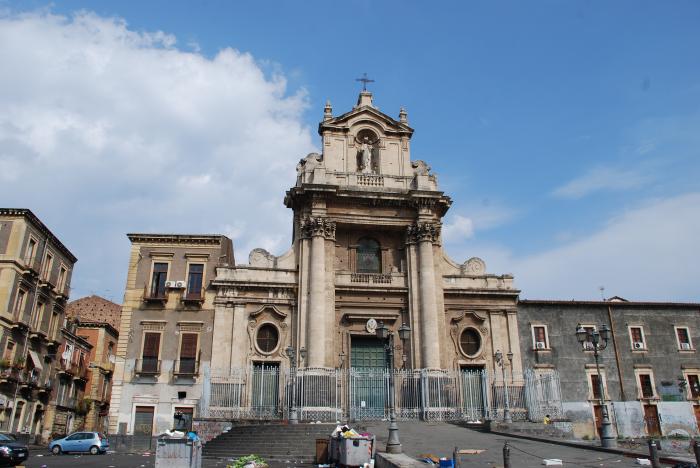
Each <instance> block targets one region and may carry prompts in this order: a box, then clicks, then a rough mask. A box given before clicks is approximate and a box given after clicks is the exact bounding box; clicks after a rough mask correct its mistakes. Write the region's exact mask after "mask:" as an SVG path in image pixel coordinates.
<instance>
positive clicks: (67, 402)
mask: <svg viewBox="0 0 700 468" xmlns="http://www.w3.org/2000/svg"><path fill="white" fill-rule="evenodd" d="M77 401H78V399H77V398H75V397H66V396H64V397H60V398H58V399H57V400H56V404H57V405H58V406H63V407H64V408H71V409H74V408H75V406H76V403H77Z"/></svg>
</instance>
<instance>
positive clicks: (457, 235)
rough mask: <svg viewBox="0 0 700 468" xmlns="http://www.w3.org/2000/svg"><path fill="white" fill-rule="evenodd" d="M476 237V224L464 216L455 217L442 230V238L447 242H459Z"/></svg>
mask: <svg viewBox="0 0 700 468" xmlns="http://www.w3.org/2000/svg"><path fill="white" fill-rule="evenodd" d="M473 235H474V222H473V221H472V220H471V218H467V217H465V216H462V215H454V216H452V217H451V218H450V219H449V221H447V222H446V223H445V224H444V226H443V228H442V237H443V239H444V240H445V242H459V241H463V240H465V239H469V238H471V237H472V236H473Z"/></svg>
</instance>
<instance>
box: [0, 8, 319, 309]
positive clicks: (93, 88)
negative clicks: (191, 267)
mask: <svg viewBox="0 0 700 468" xmlns="http://www.w3.org/2000/svg"><path fill="white" fill-rule="evenodd" d="M176 44H177V42H176V38H175V37H174V36H172V35H169V34H166V33H163V32H160V31H156V32H135V31H132V30H130V29H129V28H128V26H127V25H126V24H125V23H124V22H123V21H122V20H120V19H114V18H109V19H108V18H102V17H99V16H97V15H95V14H91V13H80V14H77V15H76V16H74V17H72V18H66V17H62V16H57V15H52V14H50V13H46V12H37V13H30V14H22V15H11V14H10V15H8V14H5V15H3V16H0V64H1V67H2V70H3V72H2V73H0V108H1V109H3V111H2V112H1V113H0V180H2V182H3V183H2V184H0V199H2V200H3V202H2V203H3V205H8V206H22V207H27V208H31V209H32V210H33V211H35V212H36V213H37V215H39V217H40V218H42V219H43V220H44V221H45V222H46V223H47V224H48V225H49V226H50V228H52V229H53V230H54V231H55V232H56V234H57V235H59V236H60V237H61V239H62V240H64V241H65V243H66V244H67V245H68V247H69V248H70V249H71V250H73V252H74V253H75V254H76V255H77V256H78V257H79V259H80V261H79V263H78V266H77V268H76V275H75V277H74V283H73V286H74V287H76V288H77V291H76V292H77V295H80V294H88V293H90V292H92V291H95V292H97V293H100V292H101V291H104V290H105V289H110V290H112V291H119V290H123V285H124V281H125V270H126V265H127V260H128V258H127V255H128V250H127V248H128V247H127V246H128V241H127V240H126V238H125V236H124V234H125V233H126V232H134V231H151V232H154V231H155V232H191V231H197V232H212V233H214V232H216V231H224V230H226V232H232V233H235V234H236V237H237V239H236V241H237V242H236V245H235V247H236V254H237V257H238V259H239V260H240V261H245V259H246V257H247V253H248V252H247V249H250V248H252V247H255V246H257V244H258V240H260V242H263V244H264V246H265V247H267V248H269V249H271V250H273V251H275V252H278V253H279V252H281V251H284V250H286V248H287V245H286V244H285V241H286V242H288V241H289V235H290V232H289V225H290V223H291V213H290V212H289V210H288V209H286V208H284V206H283V205H282V197H283V194H284V190H285V189H286V188H287V187H289V186H290V185H292V184H293V183H294V180H295V179H294V167H295V164H296V162H297V161H298V159H299V158H300V157H302V156H304V155H305V154H306V153H308V152H309V151H312V150H313V140H312V137H311V131H310V129H309V128H307V127H306V126H305V125H304V124H303V120H302V112H303V111H304V110H305V109H306V107H307V99H306V95H305V93H304V91H303V90H300V91H296V92H292V93H291V94H290V93H289V92H288V90H287V87H286V81H285V79H284V76H282V75H281V74H279V73H278V74H276V75H274V76H272V77H267V76H265V74H264V72H263V71H262V69H261V67H260V66H259V65H258V63H257V62H256V60H255V59H254V58H253V57H252V56H250V55H249V54H245V53H241V52H239V51H237V50H234V49H230V48H228V49H224V50H222V51H221V52H219V53H218V54H217V55H216V56H215V57H213V58H207V57H204V56H202V55H200V54H199V53H198V52H197V50H196V49H195V51H194V52H192V51H189V50H187V51H186V50H181V49H179V48H177V47H176ZM185 47H187V46H186V45H185ZM224 233H225V232H224ZM77 295H74V297H77ZM112 297H113V298H114V299H117V300H120V299H121V297H120V294H117V293H113V294H112Z"/></svg>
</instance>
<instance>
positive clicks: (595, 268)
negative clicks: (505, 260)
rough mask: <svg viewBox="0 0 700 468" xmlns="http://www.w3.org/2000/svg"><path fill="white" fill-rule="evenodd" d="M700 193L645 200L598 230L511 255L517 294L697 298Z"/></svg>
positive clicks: (532, 296)
mask: <svg viewBox="0 0 700 468" xmlns="http://www.w3.org/2000/svg"><path fill="white" fill-rule="evenodd" d="M698 239H700V193H688V194H685V195H680V196H676V197H671V198H665V199H657V200H652V201H649V202H647V203H645V204H643V205H642V206H640V207H638V208H635V209H632V210H629V211H627V212H625V213H622V214H620V215H619V216H617V217H615V218H614V219H611V220H610V222H609V223H608V224H607V225H606V226H605V227H604V228H603V229H601V230H600V231H598V232H596V233H594V234H592V235H590V236H588V237H586V238H583V239H579V240H576V241H572V242H569V243H567V244H565V245H562V246H559V247H557V248H553V249H551V250H547V251H544V252H541V253H538V254H534V255H531V256H528V257H524V258H512V259H511V262H512V263H511V264H512V270H513V271H514V273H515V275H516V282H517V285H518V287H520V288H521V289H522V291H523V294H522V295H523V297H530V298H562V299H572V298H576V299H596V298H598V297H599V294H600V293H599V291H598V287H599V286H601V285H602V286H605V288H606V289H605V290H606V294H607V295H610V296H612V295H618V296H622V297H625V298H628V299H633V300H654V301H664V300H668V301H682V300H686V301H688V300H690V301H698V300H700V288H699V287H698V278H699V277H700V245H699V241H698Z"/></svg>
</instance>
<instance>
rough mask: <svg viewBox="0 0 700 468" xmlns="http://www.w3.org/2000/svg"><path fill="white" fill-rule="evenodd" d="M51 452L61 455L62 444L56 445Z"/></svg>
mask: <svg viewBox="0 0 700 468" xmlns="http://www.w3.org/2000/svg"><path fill="white" fill-rule="evenodd" d="M51 453H53V454H54V455H60V454H61V446H60V445H54V446H53V448H52V449H51Z"/></svg>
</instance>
